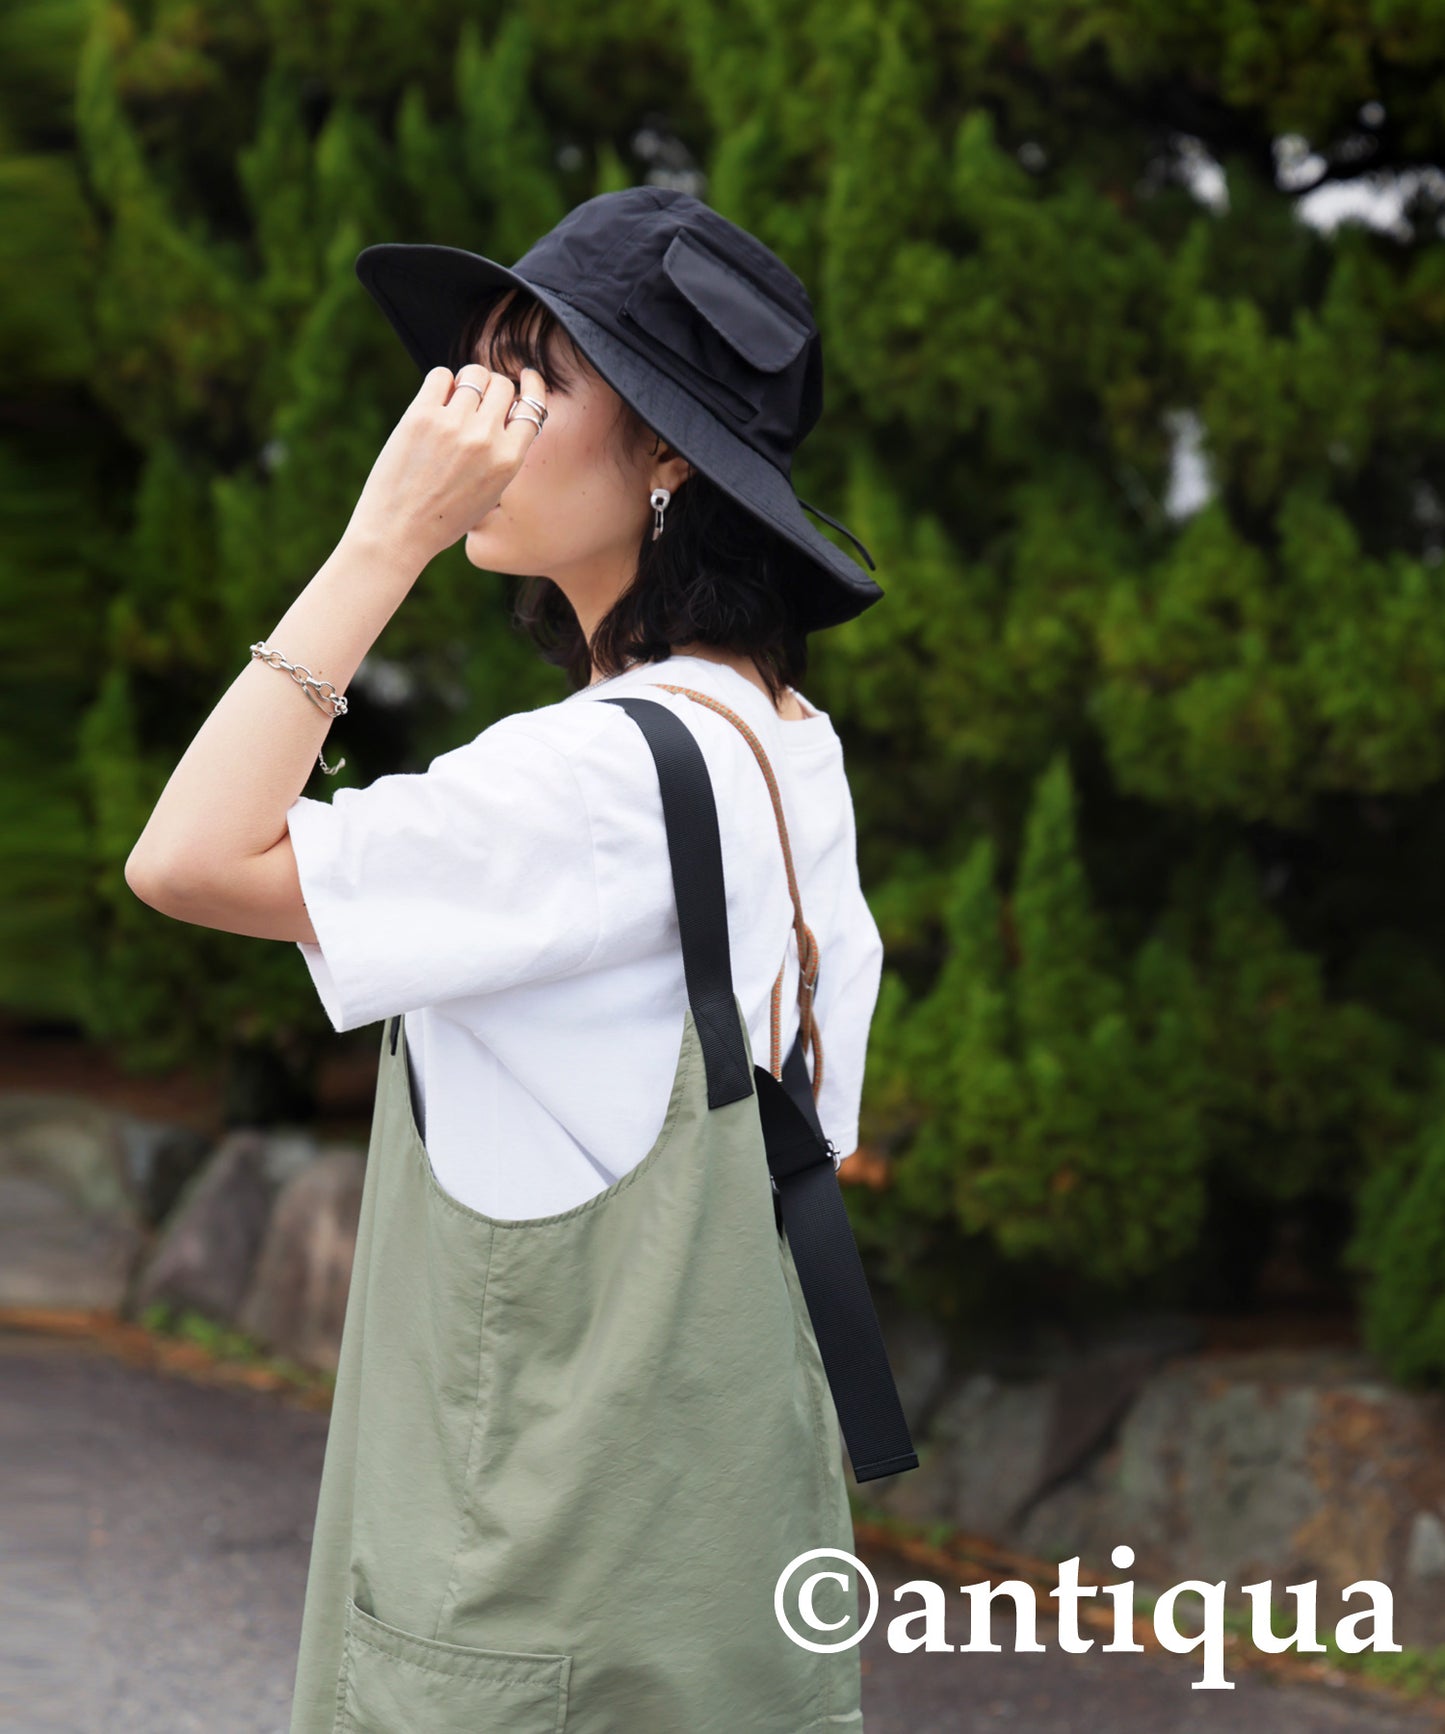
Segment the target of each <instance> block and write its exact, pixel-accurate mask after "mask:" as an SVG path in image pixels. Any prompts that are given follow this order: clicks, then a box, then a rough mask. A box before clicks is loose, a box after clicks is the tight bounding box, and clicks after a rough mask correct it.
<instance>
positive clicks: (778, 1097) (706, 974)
mask: <svg viewBox="0 0 1445 1734" xmlns="http://www.w3.org/2000/svg"><path fill="white" fill-rule="evenodd" d="M601 702H602V703H604V704H615V705H619V706H621V708H622V709H623V710H625V711H626V712H627V714H628V715H629V716H630V717H631V718H632V720H633V721H634V722H635V723H636V724H637V725H638V727H639V728H640V729H641V730H642V733H643V736H644V738H645V739H646V741H647V744H648V746H649V748H650V749H651V751H652V756H653V759H654V761H655V762H656V765H657V776H658V784H659V787H660V789H661V792H662V814H663V820H664V823H665V825H666V827H667V847H668V854H669V857H670V859H671V863H672V883H673V890H674V892H675V894H676V898H677V919H678V929H679V932H680V935H681V942H682V959H683V973H684V976H685V977H686V981H687V997H688V1004H689V1006H690V1007H691V1009H692V1015H693V1021H694V1023H695V1024H696V1026H697V1030H698V1034H699V1038H700V1042H701V1047H702V1054H703V1063H704V1067H705V1069H706V1072H707V1092H708V1106H709V1108H716V1107H721V1106H722V1105H724V1104H725V1103H727V1102H735V1101H738V1100H739V1099H740V1098H741V1097H743V1096H746V1095H749V1094H754V1093H755V1094H756V1095H757V1097H758V1113H759V1118H760V1121H761V1124H762V1131H763V1142H764V1145H765V1147H766V1150H767V1158H768V1168H769V1170H770V1171H771V1173H772V1177H773V1180H774V1182H775V1184H776V1186H777V1207H778V1214H779V1216H780V1218H781V1227H782V1230H783V1232H784V1233H786V1235H787V1241H788V1247H789V1249H790V1251H791V1252H792V1255H793V1263H794V1266H795V1267H796V1269H797V1272H798V1281H799V1284H800V1285H801V1287H802V1290H803V1298H804V1300H805V1301H806V1302H807V1305H808V1315H809V1317H810V1319H811V1320H812V1324H813V1334H814V1336H815V1337H816V1338H817V1342H818V1352H819V1354H820V1356H821V1357H822V1361H823V1370H824V1372H825V1373H826V1374H827V1377H828V1385H829V1388H830V1390H831V1391H832V1394H833V1403H834V1407H835V1408H836V1409H837V1412H838V1425H839V1428H840V1430H841V1432H842V1434H843V1440H844V1443H845V1444H846V1445H847V1447H848V1461H849V1463H850V1465H851V1466H852V1470H853V1476H854V1479H855V1480H857V1481H860V1482H861V1481H872V1480H874V1479H876V1478H877V1477H879V1476H882V1475H897V1474H899V1473H900V1472H901V1471H902V1470H905V1469H916V1468H917V1467H918V1455H917V1453H916V1452H915V1451H914V1449H913V1441H912V1439H911V1438H910V1437H909V1432H908V1423H907V1420H906V1418H905V1417H904V1414H903V1405H902V1403H901V1402H900V1401H899V1398H898V1388H897V1386H896V1385H895V1383H894V1380H893V1370H892V1368H891V1367H890V1366H889V1364H888V1352H887V1349H886V1347H885V1345H884V1342H883V1332H882V1330H881V1328H880V1326H879V1323H878V1315H877V1312H876V1311H875V1310H874V1306H873V1297H872V1295H871V1294H870V1293H869V1291H868V1279H867V1276H866V1274H865V1273H864V1270H863V1261H862V1259H861V1258H860V1257H859V1255H858V1246H857V1243H856V1241H855V1240H854V1238H853V1228H852V1224H851V1223H850V1222H849V1220H848V1211H847V1208H846V1206H845V1205H844V1203H843V1193H842V1188H841V1187H840V1186H839V1184H838V1173H837V1169H836V1168H835V1167H834V1165H833V1157H832V1150H831V1146H830V1145H829V1143H828V1141H827V1139H826V1138H825V1137H824V1135H823V1130H822V1126H821V1124H820V1123H819V1120H818V1113H817V1108H816V1105H815V1104H814V1101H813V1092H812V1086H811V1083H810V1080H809V1077H808V1070H807V1062H806V1060H805V1058H804V1054H803V1048H802V1042H801V1031H800V1032H799V1037H798V1038H795V1040H794V1042H793V1046H792V1048H791V1050H790V1052H789V1054H788V1057H787V1059H786V1060H785V1061H784V1062H783V1067H782V1071H783V1076H782V1080H781V1081H779V1079H777V1078H775V1077H774V1076H773V1074H772V1073H771V1072H770V1071H768V1069H767V1068H766V1067H765V1066H759V1065H756V1064H755V1065H754V1066H753V1075H752V1078H749V1077H748V1076H747V1067H746V1058H747V1053H746V1048H745V1045H744V1036H743V1026H742V1017H741V1012H740V1008H739V1005H738V999H737V995H736V992H735V991H734V988H733V980H732V959H731V950H730V946H729V943H728V925H727V893H726V889H725V885H724V881H723V866H722V842H721V837H720V835H719V832H718V822H717V806H716V803H715V801H714V798H713V791H712V781H711V779H710V778H709V776H708V772H707V763H706V760H705V759H704V758H703V755H702V749H701V748H700V747H699V746H698V744H697V742H696V740H695V739H694V738H693V735H692V731H691V730H690V729H689V728H688V727H687V726H686V724H685V723H683V722H682V721H681V719H680V718H679V717H677V716H676V715H675V714H674V713H673V711H672V710H670V709H669V708H668V706H667V705H666V704H665V703H662V702H661V701H659V700H656V699H648V698H635V697H632V696H626V697H623V696H620V695H619V696H618V697H616V698H610V699H604V700H602V701H601Z"/></svg>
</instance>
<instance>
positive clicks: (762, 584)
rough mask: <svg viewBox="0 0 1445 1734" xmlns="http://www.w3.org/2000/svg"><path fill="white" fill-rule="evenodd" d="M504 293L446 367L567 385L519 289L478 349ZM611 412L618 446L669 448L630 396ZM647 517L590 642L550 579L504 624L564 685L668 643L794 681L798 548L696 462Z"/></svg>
mask: <svg viewBox="0 0 1445 1734" xmlns="http://www.w3.org/2000/svg"><path fill="white" fill-rule="evenodd" d="M507 293H509V291H508V290H506V289H503V290H499V291H497V292H496V293H494V294H490V295H488V296H486V297H485V298H484V299H482V300H481V301H480V302H478V304H477V305H476V307H475V308H474V309H473V311H472V313H471V314H470V315H469V317H468V318H467V320H466V322H465V324H464V326H463V328H462V330H461V331H460V332H459V334H458V337H457V340H456V343H455V346H454V348H453V351H452V355H451V359H450V361H449V366H450V367H451V369H452V371H453V372H454V373H455V372H456V371H457V370H458V369H459V368H461V367H462V366H464V365H465V364H466V363H467V362H470V361H481V362H482V363H483V365H485V366H487V367H489V368H491V369H492V371H493V372H495V373H505V374H508V375H509V376H510V377H512V378H514V379H515V378H517V377H519V376H520V370H521V369H522V368H523V367H531V368H534V369H535V370H536V371H537V372H538V373H540V374H541V375H542V378H543V380H544V381H545V382H546V385H547V389H548V390H549V391H563V390H566V389H567V387H568V386H569V385H570V384H571V383H572V381H573V380H574V378H575V373H576V371H577V370H579V369H582V368H586V367H588V366H589V365H590V364H589V363H588V362H587V358H586V357H585V355H583V354H582V352H581V351H580V350H579V348H578V347H577V345H576V343H575V342H574V341H573V340H572V336H571V334H570V332H568V330H567V329H566V327H565V326H564V325H563V324H562V323H561V321H560V320H558V319H557V318H556V316H555V315H554V314H553V313H552V310H551V309H550V308H549V307H547V306H545V305H544V304H543V303H542V302H540V301H538V300H537V298H536V297H535V296H534V295H532V294H530V293H529V292H528V291H527V290H525V289H518V290H516V292H515V295H514V298H513V299H512V300H511V301H510V302H508V304H507V305H506V306H505V307H504V308H503V309H502V311H501V313H500V315H499V316H498V318H497V322H496V324H495V326H494V327H493V329H492V331H491V333H490V340H489V343H488V346H487V353H486V354H485V355H479V354H478V347H479V345H480V343H481V339H482V335H483V332H484V330H485V327H486V322H487V317H488V315H489V313H490V312H491V310H492V308H493V307H494V306H495V305H496V302H497V301H498V300H499V299H500V297H501V296H502V295H505V294H507ZM621 412H622V413H621V415H620V417H619V421H618V430H619V436H620V438H621V440H622V441H623V442H624V446H623V449H624V450H625V449H630V445H631V442H638V443H640V442H641V441H643V440H646V439H649V438H650V439H651V440H652V441H653V442H654V444H653V450H654V454H655V455H656V454H657V453H658V452H659V451H660V452H661V453H663V454H666V453H670V452H671V451H672V449H673V448H671V447H670V446H668V445H667V444H666V443H665V442H661V438H660V435H658V433H657V432H656V430H655V429H653V428H651V427H649V426H648V425H647V423H646V422H645V421H644V420H643V419H642V417H641V416H639V415H638V414H637V412H636V411H635V410H634V409H633V408H632V406H631V405H630V404H628V403H626V402H623V403H622V405H621ZM652 524H653V520H652V518H651V516H650V515H649V517H648V520H647V525H646V527H645V529H644V531H643V535H642V541H641V543H640V545H639V547H638V550H637V576H636V578H635V579H634V580H633V582H632V583H631V584H629V585H628V586H627V588H626V589H625V590H624V591H623V593H622V594H621V595H620V596H619V597H618V598H617V601H616V602H615V603H614V604H613V605H612V607H611V609H610V610H609V611H608V612H607V614H606V615H605V616H604V617H603V618H602V620H601V621H600V622H599V623H598V626H597V629H596V631H595V633H594V634H593V637H592V641H591V643H590V645H589V643H588V641H587V639H586V637H585V636H584V634H583V631H582V627H581V625H580V623H579V621H578V619H577V616H576V613H575V612H574V610H573V608H572V604H571V603H570V602H569V601H568V600H567V597H566V595H565V593H564V592H563V591H562V590H561V589H560V588H559V587H558V586H557V585H556V584H554V583H553V581H552V580H551V579H550V578H546V577H528V578H524V579H523V580H522V581H521V584H520V587H519V588H518V590H517V592H516V595H515V597H514V600H513V603H512V621H513V624H514V625H515V626H517V627H518V628H519V629H520V630H521V631H523V632H524V633H526V634H527V636H528V637H530V638H531V639H532V641H533V643H534V644H535V645H536V646H537V649H538V650H539V652H540V653H541V655H542V656H543V658H544V659H545V660H546V661H548V662H551V663H553V664H555V665H556V666H558V667H560V668H565V669H566V671H567V674H568V676H569V678H570V679H571V681H572V684H573V686H574V687H580V686H585V685H586V684H587V682H588V681H589V680H590V679H591V677H592V673H593V670H594V668H597V669H600V670H601V671H602V673H603V674H604V675H610V674H617V673H620V672H621V670H622V669H623V668H624V667H626V665H627V663H628V662H629V661H633V660H635V661H639V662H657V661H660V660H661V659H662V658H663V657H665V656H668V655H669V654H670V653H671V652H672V650H673V649H674V647H676V646H678V645H682V644H692V643H701V644H708V645H713V646H716V647H718V648H719V649H724V650H729V651H733V652H735V653H737V654H740V655H743V656H748V657H751V658H752V659H753V661H754V662H755V664H756V666H757V669H758V673H759V674H760V675H761V676H762V679H763V681H764V683H765V684H766V685H767V687H768V690H769V691H770V692H771V693H772V696H773V700H774V702H775V703H778V702H780V701H781V699H782V697H783V687H784V685H788V686H797V685H799V684H800V683H801V681H802V679H803V677H804V675H805V673H806V672H807V666H808V636H807V633H806V631H803V630H800V628H799V626H798V623H797V620H796V618H795V617H794V613H793V610H792V608H791V606H790V605H789V601H788V595H787V589H786V586H785V585H784V584H783V583H781V582H780V576H781V573H782V570H783V567H784V565H785V564H786V563H787V562H788V561H789V560H790V559H792V558H796V556H794V555H792V554H791V551H790V550H789V548H788V545H787V543H785V542H784V541H783V540H782V538H781V537H779V536H777V535H776V534H775V533H774V532H773V531H772V530H770V529H769V528H768V527H767V525H766V524H763V523H762V522H760V521H759V520H758V519H757V518H755V517H754V516H753V515H752V514H751V513H750V512H746V511H744V510H743V508H742V507H741V506H739V505H738V504H737V502H736V501H735V500H733V499H732V498H731V497H730V496H729V495H727V494H725V493H724V492H723V490H722V489H721V488H720V487H718V485H717V484H716V483H715V482H714V481H712V480H711V479H710V478H709V477H707V476H704V475H701V474H699V473H698V472H697V471H696V470H694V471H693V473H692V474H691V475H690V476H689V477H688V478H687V480H686V481H685V482H684V483H683V484H682V486H681V487H680V488H677V489H675V490H674V492H673V496H672V500H671V502H670V504H669V505H668V508H667V518H666V528H665V529H664V531H663V534H662V535H661V536H659V537H658V538H657V540H656V541H654V540H653V536H652Z"/></svg>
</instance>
